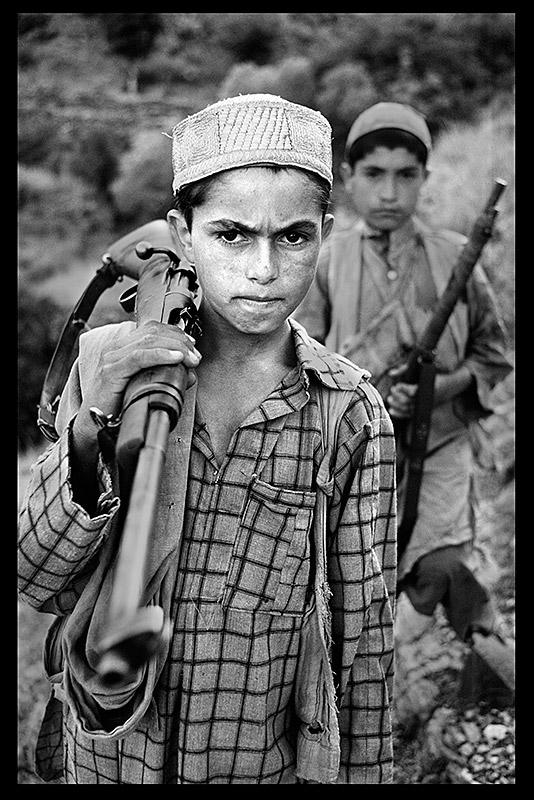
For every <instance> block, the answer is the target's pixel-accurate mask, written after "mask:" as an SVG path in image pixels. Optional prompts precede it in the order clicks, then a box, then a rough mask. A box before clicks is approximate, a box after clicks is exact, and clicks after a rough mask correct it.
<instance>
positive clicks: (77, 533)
mask: <svg viewBox="0 0 534 800" xmlns="http://www.w3.org/2000/svg"><path fill="white" fill-rule="evenodd" d="M291 324H292V328H293V333H294V341H295V347H296V353H297V360H298V366H297V367H295V368H294V369H293V370H291V371H290V372H289V373H288V375H287V376H286V377H285V378H284V380H283V381H282V382H281V383H280V384H279V386H278V387H277V388H276V389H275V390H274V391H273V392H272V393H271V394H270V395H269V397H267V398H266V399H265V401H263V402H262V403H261V404H260V406H259V407H258V408H257V409H256V410H255V411H253V412H252V413H251V414H250V415H249V417H248V418H247V419H246V420H245V421H244V422H243V423H242V424H241V425H240V427H239V429H238V430H237V431H236V433H235V435H234V436H233V438H232V441H231V443H230V446H229V450H228V453H227V455H226V458H225V460H224V462H223V464H222V465H219V464H217V463H216V461H215V458H214V456H213V452H212V449H211V445H210V437H209V432H208V430H207V428H206V425H205V423H204V422H203V420H202V418H201V416H200V412H199V409H198V408H197V413H196V419H195V427H194V434H193V441H192V447H191V455H190V469H189V476H188V493H187V500H186V514H185V522H184V530H183V539H182V546H181V551H180V556H179V567H178V578H177V583H176V591H175V593H174V600H173V603H172V609H171V621H172V638H171V644H170V649H169V653H168V657H167V659H166V662H165V665H164V667H163V671H162V672H161V675H160V677H159V680H158V682H157V684H156V687H155V690H154V693H153V699H152V702H151V705H150V707H149V709H148V711H147V713H146V714H145V715H144V717H143V718H142V720H141V721H140V723H139V724H138V725H137V727H136V728H135V730H134V731H133V732H131V733H130V734H129V735H128V736H126V737H125V738H123V739H120V740H112V741H110V740H108V739H100V738H92V737H90V736H87V735H86V734H85V733H83V732H82V731H81V730H80V728H79V725H77V724H76V723H75V721H74V718H73V715H72V713H71V710H70V708H69V706H68V704H66V703H65V704H64V705H63V709H62V711H63V717H64V723H63V725H64V729H63V734H64V750H63V760H64V765H63V766H64V774H65V779H66V782H67V783H88V784H91V783H113V784H119V783H123V784H128V783H129V784H142V783H167V784H173V783H174V784H176V783H185V784H195V783H198V784H201V783H222V784H225V783H296V782H297V779H296V777H295V763H296V754H295V742H296V731H297V729H298V725H299V720H298V719H297V718H296V715H295V711H294V689H295V677H296V670H297V663H298V650H299V635H300V630H301V627H302V622H303V614H304V610H305V608H306V607H307V604H308V601H309V592H310V576H311V573H312V569H313V568H312V553H311V547H310V543H311V531H312V527H313V514H314V505H315V494H316V482H315V479H316V475H317V469H318V465H319V460H320V455H321V421H320V418H319V414H318V406H317V391H318V390H319V389H320V388H321V387H323V389H322V390H324V387H327V388H328V389H332V390H334V391H335V390H336V389H353V390H354V397H353V400H352V401H351V402H350V403H349V406H348V408H347V411H346V412H345V414H344V416H343V419H342V421H341V426H340V430H339V437H338V448H337V452H336V455H335V460H334V464H333V472H332V477H333V482H334V492H333V496H332V499H331V502H330V506H329V522H328V531H329V533H328V542H327V544H328V580H329V584H330V589H331V591H332V598H331V608H332V619H333V655H332V666H333V669H334V674H335V677H336V683H337V684H338V693H339V697H340V715H339V725H340V733H341V768H340V772H339V777H338V783H366V784H381V783H392V779H393V775H392V773H393V759H392V730H391V692H392V681H393V628H392V617H393V610H394V602H395V601H394V597H395V585H396V548H395V533H396V527H395V526H396V501H395V468H394V461H395V451H394V436H393V429H392V425H391V421H390V419H389V417H388V415H387V413H386V412H385V410H384V405H383V403H382V400H381V398H380V396H379V395H378V393H377V392H376V390H375V389H374V388H373V387H372V386H371V385H370V384H369V382H368V380H367V376H366V375H365V376H364V378H363V380H360V377H361V372H360V371H358V370H356V368H355V367H354V366H353V365H351V364H350V363H349V362H346V361H344V360H343V359H340V358H339V357H338V356H335V355H332V354H330V353H328V351H326V350H325V348H323V347H322V346H321V345H318V343H316V342H314V341H313V340H311V339H309V337H308V336H307V335H306V333H305V331H304V329H302V328H301V327H300V326H299V325H298V324H296V323H291ZM355 376H357V380H355ZM75 379H76V370H75V371H74V373H73V376H71V379H70V380H71V383H72V381H75ZM356 384H358V385H357V387H356V388H354V387H355V386H356ZM75 394H76V392H73V391H72V387H71V395H75ZM71 410H72V411H74V409H71ZM74 413H75V411H74ZM68 441H69V427H68V426H67V427H66V429H65V430H64V431H63V433H62V435H61V437H60V439H59V441H58V442H56V443H55V444H54V445H52V446H51V447H50V448H49V449H48V450H47V451H46V452H45V453H44V454H43V456H41V458H40V459H39V460H38V462H37V464H36V465H35V467H34V470H33V476H32V481H31V483H30V486H29V490H28V494H27V497H26V501H25V503H24V506H23V509H22V512H21V523H20V535H19V560H20V578H19V586H20V593H21V596H22V597H23V598H24V599H25V600H26V601H27V602H29V603H30V604H31V605H32V606H34V607H35V608H41V609H42V610H48V611H50V610H51V609H54V610H55V611H56V613H60V614H65V613H68V612H69V611H70V610H71V609H72V607H73V605H74V604H75V602H76V599H77V596H78V594H79V589H77V581H76V580H75V579H76V577H77V576H78V577H79V576H80V575H81V574H83V573H84V572H86V571H87V569H88V565H89V566H90V564H91V560H92V559H93V557H94V556H95V554H97V553H98V551H99V548H100V547H101V545H102V542H103V540H104V538H105V537H106V535H107V532H108V531H109V529H110V525H111V520H112V519H113V517H114V516H115V515H116V514H117V508H118V505H119V501H118V499H117V498H116V497H114V495H113V491H112V489H111V483H110V478H109V476H107V477H106V475H105V474H104V475H103V489H104V491H103V492H102V496H101V499H100V506H99V509H98V512H97V514H96V516H94V517H92V518H90V517H89V516H88V515H87V513H86V512H85V511H84V509H83V508H81V507H80V506H79V505H77V504H76V503H74V502H73V499H72V490H71V486H70V484H69V446H68ZM78 583H79V581H78ZM56 702H57V701H56ZM55 724H56V726H57V725H59V721H58V720H57V718H56V722H55ZM57 732H58V731H57V730H56V733H57ZM49 733H50V731H49ZM52 733H53V731H52ZM58 741H59V740H58ZM43 747H44V745H43ZM38 749H39V748H38ZM38 756H39V753H38Z"/></svg>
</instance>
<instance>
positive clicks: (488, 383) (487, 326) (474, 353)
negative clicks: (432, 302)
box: [463, 265, 513, 412]
mask: <svg viewBox="0 0 534 800" xmlns="http://www.w3.org/2000/svg"><path fill="white" fill-rule="evenodd" d="M467 295H468V297H467V299H468V307H469V339H468V342H467V347H466V353H465V359H464V362H463V363H464V365H465V366H466V367H467V369H468V370H469V372H470V373H471V374H472V375H473V377H474V378H475V384H476V397H472V398H469V396H467V397H466V398H464V404H465V406H466V409H465V410H467V411H468V410H469V406H470V405H471V406H473V407H475V408H476V406H478V407H479V408H480V409H481V410H482V412H491V411H492V410H493V407H494V402H493V400H492V396H491V394H492V390H493V389H494V388H495V386H496V385H497V384H499V383H500V382H501V381H502V380H503V379H504V378H505V377H506V376H507V375H508V374H509V373H510V372H511V371H512V369H513V367H512V364H511V363H510V361H509V359H508V356H507V351H508V349H509V348H508V342H507V336H506V332H505V329H504V325H503V322H502V318H501V313H500V309H499V306H498V302H497V299H496V297H495V294H494V291H493V289H492V287H491V284H490V282H489V280H488V278H487V276H486V274H485V272H484V270H483V269H482V267H481V266H480V265H477V266H476V267H475V269H474V271H473V274H472V276H471V279H470V281H469V282H468V284H467Z"/></svg>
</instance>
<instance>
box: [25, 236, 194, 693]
mask: <svg viewBox="0 0 534 800" xmlns="http://www.w3.org/2000/svg"><path fill="white" fill-rule="evenodd" d="M144 235H146V236H150V239H151V242H156V243H157V244H161V243H163V245H162V246H156V245H154V244H153V243H150V242H148V241H143V239H144ZM174 249H175V248H174V244H173V242H172V239H171V238H170V234H169V230H168V227H167V223H166V221H164V220H156V221H155V222H152V223H148V225H145V226H143V227H142V228H140V229H138V230H137V231H134V232H133V233H131V234H128V235H127V236H125V237H123V238H122V239H120V240H119V241H118V242H116V243H115V244H114V245H113V246H112V247H111V248H110V250H109V252H108V253H106V254H105V255H104V256H103V259H102V260H103V267H102V268H101V269H100V270H99V271H98V273H97V276H96V277H95V278H94V279H93V282H92V283H91V284H90V286H89V287H88V289H87V290H86V292H85V293H84V295H83V296H82V298H81V299H80V301H79V302H78V304H77V306H76V308H75V309H74V311H73V313H72V314H71V316H70V318H69V320H68V322H67V324H66V325H65V328H64V330H63V333H62V336H61V338H60V341H59V343H58V346H57V347H56V351H55V353H54V356H53V359H52V362H51V364H50V367H49V370H48V373H47V376H46V379H45V384H44V386H43V391H42V394H41V403H40V406H39V416H38V424H39V427H40V428H41V430H42V431H43V433H44V434H45V435H46V436H47V437H48V438H49V439H51V440H55V439H57V438H58V436H57V433H56V430H55V427H54V419H55V413H56V411H57V405H58V403H59V398H60V396H61V392H62V390H63V388H64V385H65V383H66V380H67V376H68V368H66V367H65V363H67V362H68V363H69V368H70V363H72V361H73V360H74V359H73V357H72V354H71V353H70V352H69V349H71V348H73V347H75V345H77V341H78V337H79V335H80V333H81V332H82V331H83V329H84V328H85V327H86V325H85V322H86V320H87V318H88V316H89V314H90V313H91V311H92V308H93V307H94V305H95V303H96V300H97V299H98V297H99V295H100V294H101V293H102V291H103V290H104V289H105V288H107V287H108V286H111V285H113V283H114V282H115V281H116V280H119V279H120V277H121V276H122V275H127V276H128V277H131V278H134V279H135V278H138V279H139V283H138V285H137V286H134V287H132V288H131V289H129V290H127V291H126V292H124V293H123V295H122V297H121V304H122V305H123V307H124V308H125V309H126V310H127V311H133V310H134V307H135V311H136V317H137V324H139V323H140V322H145V321H148V320H151V319H155V320H157V321H159V322H165V323H168V324H170V325H180V326H181V327H182V328H183V329H184V330H185V332H186V333H189V334H190V335H192V336H193V337H195V336H197V335H198V334H199V332H200V328H199V325H198V319H197V307H196V305H195V302H194V301H195V299H196V292H197V289H198V285H197V280H196V272H195V270H194V268H193V267H192V266H191V265H189V264H187V262H185V261H183V262H181V261H180V258H179V256H178V255H177V254H176V252H174ZM145 261H146V262H147V263H143V262H145ZM102 272H104V276H103V277H102ZM186 388H187V370H186V368H185V367H184V366H183V365H182V364H179V365H172V366H162V367H156V368H154V369H151V368H149V369H144V370H142V371H141V372H139V373H138V374H137V375H135V376H134V377H133V378H132V379H131V380H130V383H129V384H128V386H127V388H126V392H125V395H124V400H123V407H122V412H121V415H120V418H119V420H118V421H116V420H110V419H108V418H106V417H105V416H104V415H103V414H102V412H100V411H99V410H98V409H96V408H95V409H91V412H92V414H93V418H94V419H95V422H96V423H97V424H98V425H99V426H100V427H101V434H104V437H103V438H102V440H104V441H107V442H108V443H109V441H110V440H111V439H110V436H109V434H110V432H111V434H113V432H114V429H115V432H116V430H117V429H118V431H119V432H118V438H117V442H116V447H115V454H116V457H117V463H118V466H119V474H120V482H121V506H122V507H123V508H125V509H126V510H125V512H123V515H122V518H121V519H122V524H123V527H122V531H121V537H120V543H119V551H118V555H117V561H116V568H115V570H116V571H115V576H114V582H113V589H112V593H111V598H110V605H109V610H108V617H107V619H106V620H105V622H104V625H103V635H102V638H101V640H100V642H99V645H98V647H97V650H98V654H99V663H98V672H99V674H100V676H101V678H102V680H103V681H104V682H107V683H108V684H110V685H111V684H115V683H119V682H122V681H123V680H127V679H128V677H130V676H131V675H133V674H134V673H135V672H136V671H137V670H138V669H139V667H140V666H142V665H143V664H145V663H146V662H147V661H148V660H149V658H150V657H151V656H152V655H153V654H154V653H155V652H156V651H157V650H158V649H159V647H160V646H161V645H162V644H163V642H164V639H165V635H166V631H165V626H164V622H165V621H164V619H163V611H162V609H161V608H159V607H158V606H148V607H141V594H142V590H143V580H144V572H145V563H146V559H147V552H148V547H149V539H150V534H151V531H152V527H153V523H154V520H155V514H156V510H157V496H158V488H159V485H160V479H161V473H162V469H163V465H164V461H165V454H166V450H167V444H168V439H169V434H170V432H171V431H172V430H173V429H174V427H175V426H176V424H177V422H178V419H179V417H180V415H181V412H182V407H183V401H184V393H185V390H186ZM99 438H100V435H99Z"/></svg>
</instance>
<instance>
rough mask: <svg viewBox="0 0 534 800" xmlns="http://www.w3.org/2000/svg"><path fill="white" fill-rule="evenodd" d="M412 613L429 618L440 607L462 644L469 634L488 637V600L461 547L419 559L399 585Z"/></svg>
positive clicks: (490, 619)
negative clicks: (413, 609) (477, 633)
mask: <svg viewBox="0 0 534 800" xmlns="http://www.w3.org/2000/svg"><path fill="white" fill-rule="evenodd" d="M399 590H400V591H404V592H406V594H407V596H408V598H409V599H410V602H411V603H412V605H413V607H414V608H415V610H416V611H418V612H419V613H420V614H424V615H426V616H432V615H433V614H434V611H435V609H436V606H437V605H438V603H441V604H442V606H443V608H444V610H445V613H446V615H447V618H448V620H449V623H450V625H451V627H452V628H453V630H454V631H455V632H456V633H457V635H458V636H459V637H460V638H461V639H462V641H468V640H469V638H470V636H471V634H472V633H473V631H481V632H483V633H489V632H490V631H491V630H492V629H493V627H494V623H495V610H494V606H493V602H492V599H491V597H490V595H489V593H488V591H487V590H486V589H485V587H484V586H482V584H481V583H480V582H479V581H478V580H477V579H476V577H475V576H474V574H473V573H472V572H471V570H470V569H469V568H468V567H467V566H466V564H465V562H464V560H463V549H462V548H461V547H456V546H449V547H442V548H440V549H439V550H435V551H434V552H432V553H429V554H428V555H425V556H422V557H421V558H420V559H419V560H418V561H417V562H416V563H415V564H414V566H413V567H412V569H411V570H410V572H409V573H408V575H406V576H405V577H404V578H403V579H402V580H401V581H400V582H399Z"/></svg>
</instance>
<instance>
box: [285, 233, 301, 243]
mask: <svg viewBox="0 0 534 800" xmlns="http://www.w3.org/2000/svg"><path fill="white" fill-rule="evenodd" d="M285 238H286V239H287V241H288V242H289V244H299V243H300V242H301V241H302V234H301V233H297V232H296V231H291V232H290V233H286V235H285Z"/></svg>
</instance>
